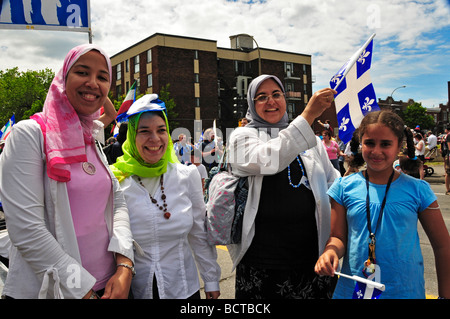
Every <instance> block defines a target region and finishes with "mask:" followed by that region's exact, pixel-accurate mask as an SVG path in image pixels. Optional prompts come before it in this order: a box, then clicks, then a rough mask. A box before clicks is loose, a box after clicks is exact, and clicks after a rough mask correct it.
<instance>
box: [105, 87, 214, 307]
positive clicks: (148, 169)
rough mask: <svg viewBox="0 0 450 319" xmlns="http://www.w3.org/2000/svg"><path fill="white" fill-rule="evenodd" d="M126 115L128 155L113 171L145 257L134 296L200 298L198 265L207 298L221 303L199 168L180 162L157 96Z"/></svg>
mask: <svg viewBox="0 0 450 319" xmlns="http://www.w3.org/2000/svg"><path fill="white" fill-rule="evenodd" d="M127 114H128V133H127V140H126V141H125V143H124V144H123V147H122V148H123V151H124V155H123V156H122V157H119V158H118V159H117V161H116V163H115V164H114V166H112V168H113V172H114V174H115V175H116V176H117V178H118V179H119V181H120V184H121V187H122V189H123V191H124V193H125V199H126V202H127V205H128V209H129V211H130V221H131V230H132V232H133V236H134V239H135V240H136V241H137V242H138V244H139V245H140V247H142V249H143V251H144V254H142V255H137V256H136V257H135V260H136V266H135V267H136V273H137V274H136V276H135V278H134V279H133V282H132V291H133V296H134V297H135V298H137V299H145V298H150V299H159V298H161V299H187V298H195V299H197V298H200V293H199V289H200V284H199V280H198V271H197V265H198V270H199V272H200V275H201V276H202V278H203V281H204V283H205V293H206V298H208V299H211V298H217V297H218V296H219V295H220V291H219V279H220V267H219V265H218V264H217V262H216V259H217V252H216V250H215V249H216V248H215V247H212V246H209V245H208V243H207V241H206V232H205V227H204V220H205V214H206V213H205V204H204V201H203V190H202V183H201V180H200V174H199V173H198V170H197V168H196V167H195V166H194V165H191V166H185V165H182V164H180V163H179V162H178V159H177V157H176V155H175V151H174V149H173V144H172V139H171V138H170V135H169V126H168V123H167V118H166V108H165V104H164V102H163V101H161V100H159V99H158V96H157V95H156V94H148V95H145V96H143V97H142V98H140V99H139V100H137V101H136V102H135V103H134V104H133V105H132V106H131V107H130V109H129V110H128V112H127ZM194 257H195V259H194ZM196 262H197V264H196Z"/></svg>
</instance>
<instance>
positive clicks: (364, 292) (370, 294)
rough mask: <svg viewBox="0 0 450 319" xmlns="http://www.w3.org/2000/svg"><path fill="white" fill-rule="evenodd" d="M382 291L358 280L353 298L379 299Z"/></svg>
mask: <svg viewBox="0 0 450 319" xmlns="http://www.w3.org/2000/svg"><path fill="white" fill-rule="evenodd" d="M382 292H383V291H381V290H379V289H377V288H373V287H367V284H365V283H362V282H356V286H355V291H354V292H353V297H352V299H378V298H380V295H381V293H382Z"/></svg>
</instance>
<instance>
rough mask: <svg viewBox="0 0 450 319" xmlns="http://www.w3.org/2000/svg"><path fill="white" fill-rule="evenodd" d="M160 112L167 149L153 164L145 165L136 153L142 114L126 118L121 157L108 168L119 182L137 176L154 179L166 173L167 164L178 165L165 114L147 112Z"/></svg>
mask: <svg viewBox="0 0 450 319" xmlns="http://www.w3.org/2000/svg"><path fill="white" fill-rule="evenodd" d="M147 112H160V113H162V114H163V117H164V121H165V122H166V128H167V135H168V141H169V142H168V144H167V149H166V152H165V153H164V155H163V156H162V157H161V159H160V160H159V161H158V162H157V163H155V164H148V163H146V162H145V161H144V160H143V159H142V157H141V155H140V154H139V152H138V149H137V147H136V131H137V128H138V124H139V119H140V118H141V115H142V114H143V113H144V112H140V113H137V114H134V115H132V116H130V117H129V118H128V131H127V140H126V141H125V142H124V143H123V145H122V150H123V156H121V157H119V158H117V161H116V163H115V164H113V165H111V166H110V168H111V170H112V172H113V173H114V175H115V176H116V178H117V179H118V180H119V182H122V181H123V180H124V179H125V178H127V177H129V176H132V175H137V176H139V177H156V176H161V175H163V174H164V173H165V172H166V171H167V163H179V161H178V158H177V156H176V154H175V151H174V149H173V143H172V138H171V137H170V133H169V123H168V121H167V117H166V114H165V112H163V111H147Z"/></svg>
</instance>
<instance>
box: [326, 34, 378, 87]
mask: <svg viewBox="0 0 450 319" xmlns="http://www.w3.org/2000/svg"><path fill="white" fill-rule="evenodd" d="M375 36H376V33H374V34H372V35H371V36H370V38H369V40H367V41H366V43H364V45H363V46H362V47H361V48H360V49H359V50H358V51H356V53H355V54H353V56H352V57H351V58H350V60H348V62H347V65H346V69H345V72H344V74H342V77H341V78H340V80H339V81H338V82H337V83H336V86H335V87H334V88H333V89H334V90H336V89H337V87H338V86H339V84H341V82H342V80H343V79H345V77H346V75H347V73H348V72H349V71H350V69H351V68H352V66H353V64H355V63H356V61H357V60H358V59H359V56H360V55H361V53H362V52H363V51H364V50H365V49H366V48H367V46H368V45H369V43H370V41H372V40H373V38H374V37H375Z"/></svg>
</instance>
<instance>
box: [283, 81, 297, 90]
mask: <svg viewBox="0 0 450 319" xmlns="http://www.w3.org/2000/svg"><path fill="white" fill-rule="evenodd" d="M285 88H286V92H291V91H292V92H294V91H295V90H294V83H292V82H288V83H286V84H285Z"/></svg>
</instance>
